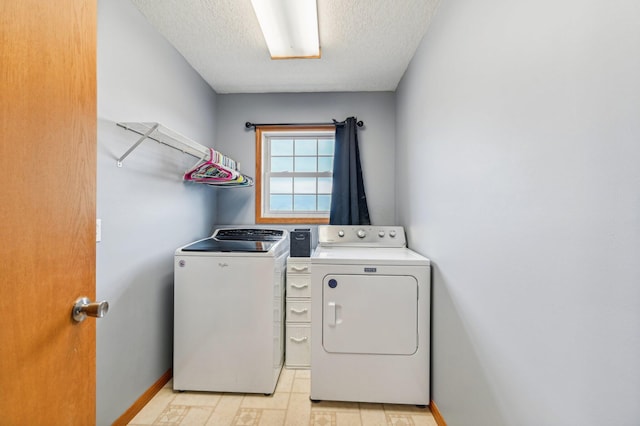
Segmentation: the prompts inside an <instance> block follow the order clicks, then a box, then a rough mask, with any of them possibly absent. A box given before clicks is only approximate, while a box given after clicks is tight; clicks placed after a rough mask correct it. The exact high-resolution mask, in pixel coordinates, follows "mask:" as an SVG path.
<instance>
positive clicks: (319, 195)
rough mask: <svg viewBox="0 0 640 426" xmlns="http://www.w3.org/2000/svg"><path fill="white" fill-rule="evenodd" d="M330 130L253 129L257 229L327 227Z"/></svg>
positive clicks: (332, 127)
mask: <svg viewBox="0 0 640 426" xmlns="http://www.w3.org/2000/svg"><path fill="white" fill-rule="evenodd" d="M334 138H335V127H334V126H325V127H270V126H269V127H267V126H265V127H257V128H256V223H329V208H330V206H331V186H332V180H333V152H334V144H335V140H334Z"/></svg>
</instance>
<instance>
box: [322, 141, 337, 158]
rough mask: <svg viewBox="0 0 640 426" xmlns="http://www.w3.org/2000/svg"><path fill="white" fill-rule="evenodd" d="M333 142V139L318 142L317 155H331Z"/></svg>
mask: <svg viewBox="0 0 640 426" xmlns="http://www.w3.org/2000/svg"><path fill="white" fill-rule="evenodd" d="M334 145H335V142H334V140H333V139H319V140H318V155H333V149H334V148H333V147H334Z"/></svg>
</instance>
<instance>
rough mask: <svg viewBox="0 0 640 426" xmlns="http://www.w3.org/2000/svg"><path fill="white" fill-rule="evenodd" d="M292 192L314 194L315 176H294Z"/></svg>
mask: <svg viewBox="0 0 640 426" xmlns="http://www.w3.org/2000/svg"><path fill="white" fill-rule="evenodd" d="M293 192H294V193H295V194H315V193H316V178H300V177H299V178H295V179H294V183H293Z"/></svg>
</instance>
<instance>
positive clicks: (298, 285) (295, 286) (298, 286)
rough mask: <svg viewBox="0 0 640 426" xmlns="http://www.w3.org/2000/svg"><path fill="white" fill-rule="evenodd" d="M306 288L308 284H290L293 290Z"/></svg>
mask: <svg viewBox="0 0 640 426" xmlns="http://www.w3.org/2000/svg"><path fill="white" fill-rule="evenodd" d="M308 286H309V284H293V283H291V287H293V288H305V287H308Z"/></svg>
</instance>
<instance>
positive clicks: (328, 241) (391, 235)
mask: <svg viewBox="0 0 640 426" xmlns="http://www.w3.org/2000/svg"><path fill="white" fill-rule="evenodd" d="M318 244H319V245H321V246H355V247H406V246H407V240H406V237H405V234H404V228H403V227H402V226H371V225H320V226H319V227H318Z"/></svg>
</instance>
